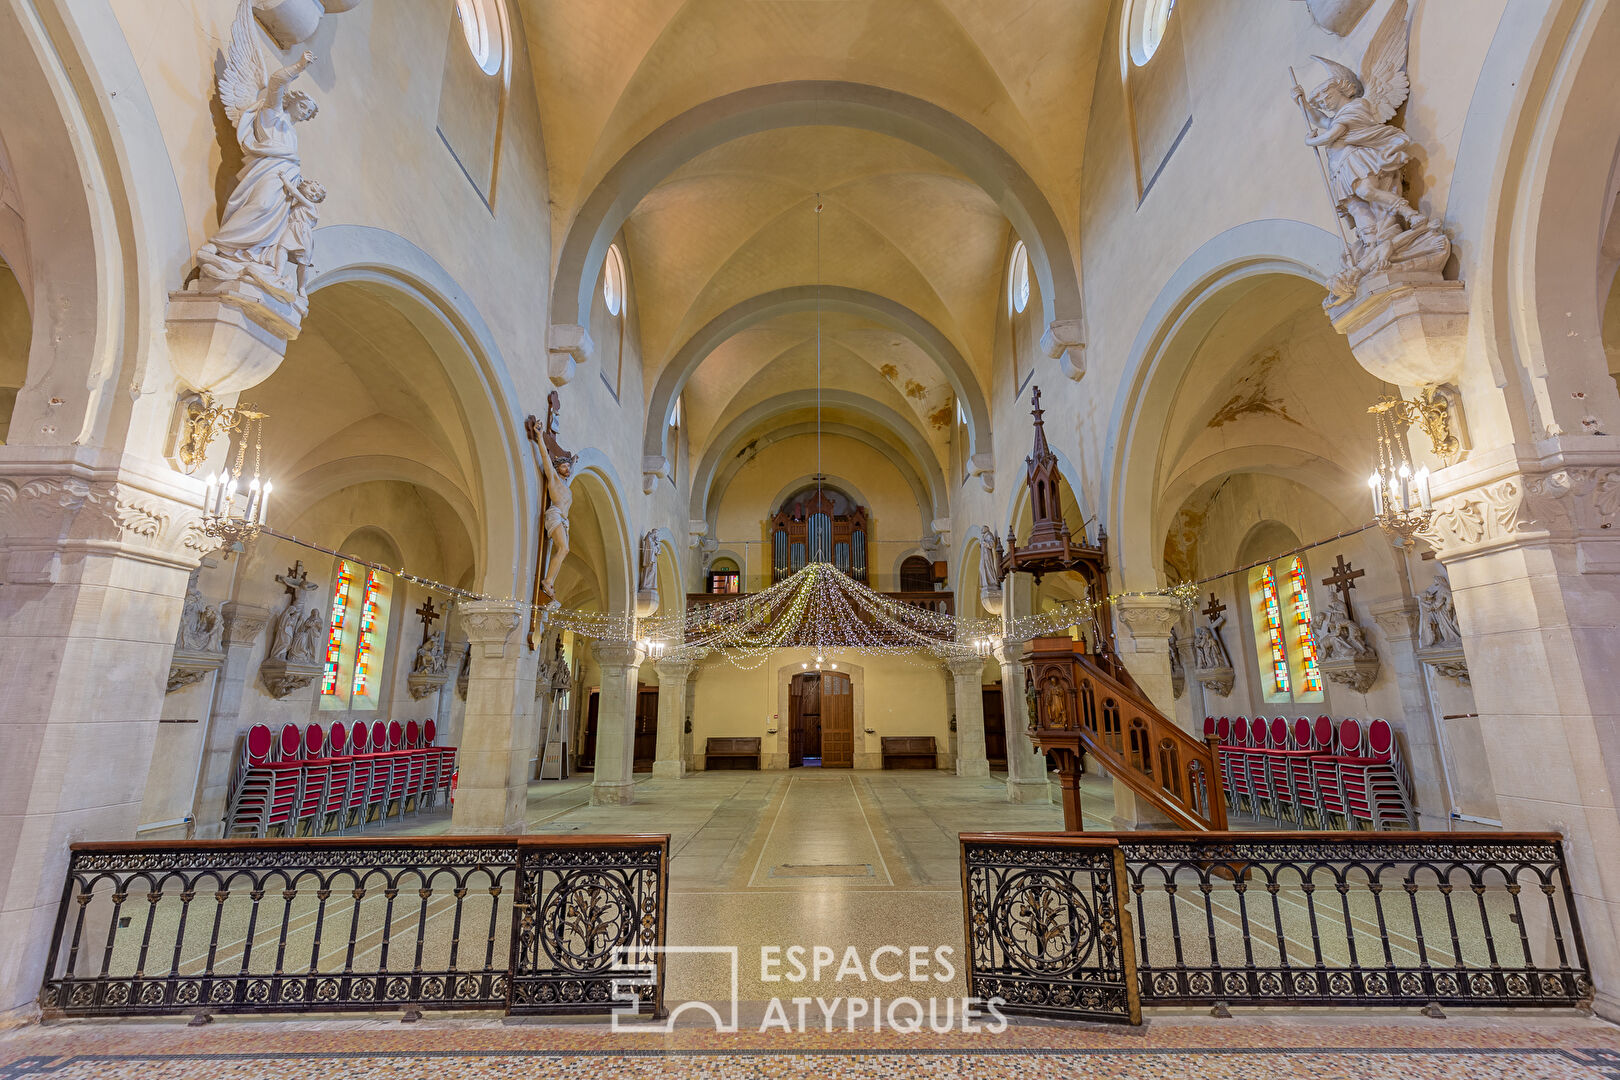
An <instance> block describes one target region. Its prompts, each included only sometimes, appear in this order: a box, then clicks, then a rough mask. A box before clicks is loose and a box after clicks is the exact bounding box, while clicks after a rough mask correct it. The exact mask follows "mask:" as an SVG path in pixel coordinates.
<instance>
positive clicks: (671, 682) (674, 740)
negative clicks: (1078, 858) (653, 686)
mask: <svg viewBox="0 0 1620 1080" xmlns="http://www.w3.org/2000/svg"><path fill="white" fill-rule="evenodd" d="M653 669H654V670H656V671H657V672H658V758H657V760H656V761H654V762H653V775H654V776H672V777H674V778H675V779H677V780H679V779H680V778H681V777H683V776H685V775H686V686H687V679H688V678H689V677H690V676H691V674H692V661H690V660H660V661H658V663H656V664H654V665H653ZM597 715H598V716H600V715H601V714H600V712H598V714H597ZM597 729H598V734H597V738H598V740H600V739H601V734H600V729H601V724H600V722H598V724H597Z"/></svg>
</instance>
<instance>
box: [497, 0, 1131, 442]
mask: <svg viewBox="0 0 1620 1080" xmlns="http://www.w3.org/2000/svg"><path fill="white" fill-rule="evenodd" d="M519 3H520V4H521V7H522V14H523V27H524V33H525V34H526V36H527V44H528V50H529V53H530V59H531V63H532V67H533V70H534V78H535V92H536V95H537V98H538V100H539V105H540V110H541V114H542V124H543V130H544V132H545V137H546V153H547V159H548V167H549V173H550V185H551V196H552V200H553V206H554V211H553V233H554V237H553V239H554V244H553V250H554V252H555V253H556V258H557V259H558V261H559V268H558V278H559V281H563V279H565V278H567V277H568V276H569V274H570V273H572V274H573V275H574V276H576V277H590V279H591V280H594V273H590V272H589V271H590V270H592V269H594V267H599V266H600V249H601V248H602V247H604V246H605V245H604V244H602V243H601V242H600V237H597V240H596V247H597V250H596V252H595V254H594V258H595V259H596V262H595V263H594V266H593V265H592V264H591V263H590V262H589V259H590V257H591V256H587V255H583V254H581V255H580V256H579V260H581V265H584V266H585V267H586V270H585V271H581V270H579V269H578V268H577V267H576V266H573V265H571V264H570V263H569V260H570V258H573V257H574V256H572V255H571V254H570V252H579V253H584V252H585V251H586V249H587V247H588V246H589V242H590V241H591V239H592V238H591V237H590V236H580V235H575V234H577V233H581V231H582V230H583V229H585V228H586V227H587V226H590V225H592V224H593V223H595V222H598V221H600V220H602V219H603V218H605V219H606V220H608V221H609V223H610V224H609V226H598V227H599V228H606V227H612V226H613V223H618V224H619V225H621V226H622V229H623V238H624V249H625V251H624V254H625V256H626V258H627V260H628V262H629V270H630V278H631V281H632V283H633V287H634V296H635V301H636V310H635V318H636V320H637V327H638V330H639V333H640V337H641V342H642V351H643V356H644V378H645V381H646V388H647V392H648V398H649V401H651V402H652V405H651V408H653V409H655V410H656V409H657V408H658V407H659V405H660V402H661V400H662V399H661V397H660V392H659V389H660V387H661V386H662V387H663V388H665V389H666V390H668V389H669V388H678V389H680V391H681V393H682V401H683V404H684V417H685V424H686V432H687V434H688V436H689V437H690V439H691V440H692V443H691V454H692V460H693V461H694V462H696V461H698V459H699V458H700V457H702V456H703V454H704V453H705V451H706V450H708V449H709V446H708V444H709V443H710V442H711V441H712V440H713V439H714V438H716V437H717V436H719V435H720V434H721V433H722V432H725V433H727V437H728V438H732V437H736V438H742V439H746V438H748V437H750V435H751V434H753V433H754V432H753V431H751V430H743V431H742V432H741V434H740V435H738V430H739V428H738V420H739V418H743V417H747V416H750V415H755V416H759V417H762V418H761V419H758V420H757V421H755V422H754V424H753V427H754V429H758V428H760V427H761V426H763V425H769V424H771V423H775V422H777V419H779V416H780V413H779V412H778V413H777V414H775V417H776V418H771V416H770V414H771V410H770V409H761V408H760V406H761V404H762V403H764V402H767V401H772V400H778V399H781V398H782V395H784V394H787V393H791V392H793V391H798V390H803V389H807V388H813V387H814V386H815V382H816V366H817V347H816V346H817V340H816V333H815V329H816V320H815V312H814V309H813V307H807V306H806V305H805V304H803V303H788V302H784V303H781V304H777V305H774V306H773V305H766V306H764V307H763V309H762V310H759V311H757V312H754V313H753V314H750V315H748V317H746V318H738V319H733V318H731V316H732V315H734V314H735V313H736V312H737V311H739V310H745V309H747V306H748V305H749V302H750V301H754V300H756V298H760V297H762V296H765V295H766V294H778V295H782V296H787V295H789V294H790V293H791V291H792V290H793V289H795V288H796V287H804V286H814V284H815V283H816V282H817V280H818V278H819V281H820V282H821V283H822V284H823V287H824V288H826V289H828V290H839V291H841V292H842V294H843V295H845V297H846V298H848V299H849V302H848V303H845V304H841V305H835V306H831V307H829V308H827V309H825V310H824V312H823V315H822V323H821V325H822V335H821V343H820V345H821V347H820V356H819V360H820V365H821V370H822V376H823V381H824V383H825V385H827V386H828V387H835V388H837V389H839V390H841V391H844V392H846V393H848V394H851V395H855V396H858V397H860V398H862V399H866V400H869V401H870V402H871V403H872V405H873V407H874V408H873V410H870V411H868V412H867V413H866V414H865V420H864V421H863V423H865V424H867V425H868V426H870V425H872V424H874V423H878V421H876V420H874V419H873V416H874V415H878V414H881V415H886V416H890V417H894V418H895V422H900V423H904V424H906V425H908V426H910V427H911V429H912V431H911V432H910V433H906V435H905V441H909V442H911V443H912V444H916V443H918V442H919V441H920V442H921V443H922V444H925V445H926V448H927V450H926V452H927V453H928V454H929V455H931V456H932V457H933V458H934V459H935V460H934V461H933V462H931V463H923V462H915V463H913V464H914V465H915V466H916V467H917V471H919V472H921V471H926V470H927V469H928V468H932V469H938V468H942V467H943V468H945V469H947V470H948V468H949V460H950V446H949V440H950V436H951V432H952V427H953V425H952V420H953V419H954V416H955V410H956V402H957V400H958V399H959V398H961V399H964V401H965V404H966V407H967V409H968V411H969V412H970V414H971V413H972V411H973V408H974V403H975V402H977V403H978V409H979V413H980V415H979V416H978V418H977V420H976V421H975V426H976V428H983V427H987V425H988V421H987V419H986V417H987V413H986V412H985V411H984V408H983V402H984V401H985V400H986V399H987V398H988V393H989V385H990V371H989V367H990V363H991V356H992V353H993V350H994V347H995V334H996V321H997V317H998V315H999V310H998V304H999V303H1000V302H1001V298H1002V295H1003V291H1002V284H1003V273H1004V270H1005V264H1006V258H1007V254H1008V250H1009V248H1010V245H1011V241H1012V238H1013V236H1014V234H1015V233H1016V232H1018V230H1017V229H1016V228H1015V225H1014V220H1016V219H1017V218H1018V217H1019V215H1020V214H1022V213H1023V209H1022V208H1023V207H1024V206H1025V205H1028V204H1039V206H1040V207H1041V208H1042V212H1043V213H1045V214H1047V218H1046V219H1043V220H1045V221H1046V223H1047V224H1046V225H1043V226H1042V227H1045V228H1049V231H1050V232H1051V233H1054V234H1056V235H1057V236H1058V237H1059V239H1060V242H1059V243H1058V244H1055V245H1051V246H1054V247H1059V248H1062V249H1063V250H1061V252H1059V253H1057V254H1056V255H1054V258H1060V259H1061V261H1062V262H1063V263H1064V265H1065V266H1069V265H1070V264H1071V262H1072V260H1073V257H1074V256H1073V247H1074V240H1073V234H1074V230H1075V229H1076V228H1077V217H1078V214H1077V211H1076V207H1077V205H1078V197H1079V183H1080V165H1081V160H1080V159H1081V153H1082V148H1083V146H1084V142H1085V129H1086V120H1087V114H1088V111H1089V105H1090V98H1091V87H1092V80H1093V76H1094V73H1095V70H1096V64H1097V62H1098V59H1099V57H1100V55H1101V51H1102V49H1101V45H1102V42H1101V37H1102V32H1103V23H1104V21H1105V19H1106V16H1107V9H1108V4H1107V3H1106V2H1104V0H1001V2H998V3H996V4H985V3H982V2H981V0H815V2H807V0H614V2H613V3H578V2H577V0H519ZM807 80H819V81H825V83H826V84H827V85H829V86H833V87H834V88H833V89H831V90H829V91H828V97H827V103H826V107H825V109H823V108H821V106H820V103H819V102H818V100H817V98H816V91H815V90H814V89H812V90H811V91H809V93H808V96H806V93H805V92H804V91H802V90H800V91H795V92H794V93H793V94H791V95H784V94H783V93H782V90H783V87H784V86H785V85H786V84H792V83H797V82H800V81H807ZM834 84H836V85H834ZM805 85H808V84H805ZM866 94H876V95H888V96H889V97H890V98H895V99H901V98H903V99H904V101H905V102H906V103H907V104H906V108H908V109H910V110H911V114H910V117H909V119H907V120H906V121H904V122H901V121H892V120H891V119H890V118H887V117H886V116H885V115H883V109H882V107H881V106H874V105H872V104H871V103H870V102H869V101H868V100H867V99H866V98H864V97H863V96H862V95H866ZM773 95H775V97H773ZM788 96H791V97H792V98H793V100H792V102H790V103H786V104H784V103H783V100H778V99H779V98H781V99H784V100H785V98H786V97H788ZM753 97H757V98H758V99H759V104H758V105H757V107H756V106H755V105H754V104H753V102H752V101H751V98H753ZM721 99H725V101H723V102H722V100H721ZM851 102H854V104H853V105H851V104H850V103H851ZM772 110H774V111H772ZM917 117H921V119H920V120H919V119H917ZM908 124H909V125H910V126H909V127H908V126H907V125H908ZM704 125H707V127H705V126H704ZM728 125H729V126H728ZM951 125H956V128H955V129H954V130H955V134H951V135H946V134H936V132H945V131H946V129H947V128H949V127H951ZM963 132H965V133H966V134H965V135H963ZM953 139H954V140H955V142H954V143H953V142H952V140H953ZM964 139H966V140H967V141H969V142H972V141H974V140H978V141H979V142H980V143H982V146H981V147H979V148H978V149H975V150H974V151H973V154H976V155H977V156H976V157H972V160H971V161H970V160H968V157H964V155H963V154H960V153H954V152H953V149H952V147H953V146H956V145H960V144H962V143H963V141H964ZM638 144H640V145H638ZM649 148H651V149H649ZM660 148H662V149H660ZM985 148H988V149H985ZM654 151H656V152H654ZM970 156H971V155H970ZM1003 159H1005V160H1003ZM647 161H651V162H655V164H654V165H650V166H649V165H646V164H645V162H647ZM649 169H650V170H651V173H650V174H649ZM1002 174H1006V175H1012V174H1018V179H1017V180H1016V181H1010V182H1009V184H1010V185H1011V187H1013V188H1015V189H1016V192H1015V196H1009V195H1008V193H1007V191H1005V190H997V187H998V184H999V183H1000V181H1001V178H1002ZM1018 184H1023V187H1022V188H1019V187H1018ZM818 198H819V201H820V203H821V204H822V206H823V207H824V209H823V211H822V213H821V215H820V221H819V226H820V237H819V249H820V253H819V266H818V251H817V249H818V237H817V227H818V221H817V214H816V211H815V207H816V205H817V202H818ZM615 202H617V203H620V204H625V205H622V206H610V204H613V203H615ZM1012 203H1017V205H1018V209H1016V210H1015V211H1013V213H1012V215H1011V216H1009V212H1008V207H1009V205H1010V204H1012ZM603 208H607V210H606V211H605V212H604V210H603ZM614 215H618V216H617V217H615V216H614ZM1036 216H1037V217H1038V216H1039V215H1036ZM582 221H583V222H585V225H581V222H582ZM1024 231H1032V227H1031V226H1029V225H1028V224H1026V226H1025V229H1024ZM1024 239H1025V240H1026V242H1031V241H1030V238H1028V237H1024ZM1046 239H1047V241H1048V243H1049V244H1050V241H1051V240H1052V236H1050V235H1049V236H1047V237H1046ZM1031 246H1032V247H1035V246H1036V244H1035V243H1031ZM1067 273H1068V274H1069V277H1070V279H1071V280H1072V278H1073V270H1072V268H1071V269H1069V270H1068V271H1067ZM1044 291H1045V290H1044V289H1043V292H1044ZM556 296H557V294H554V308H555V307H557V306H566V305H565V304H564V305H558V304H557V303H556ZM801 300H802V297H801ZM756 306H758V305H756ZM717 320H718V322H717ZM553 321H555V322H570V321H575V320H573V319H572V318H571V317H570V314H569V313H567V312H563V311H557V310H554V312H553ZM717 326H718V327H720V329H719V330H718V331H717V332H716V331H715V327H717ZM907 327H910V328H911V329H910V330H909V331H908V330H907ZM917 327H922V328H923V329H922V330H921V331H920V332H917V331H916V328H917ZM706 330H707V331H710V333H708V334H707V335H706V334H705V331H706ZM664 397H666V398H668V397H672V394H670V393H665V394H664ZM884 422H885V423H887V422H888V421H884ZM655 426H656V425H655ZM743 426H744V428H747V427H748V425H747V424H746V423H745V424H744V425H743ZM891 434H899V433H891ZM975 437H976V438H977V439H979V440H981V441H982V442H983V443H984V445H988V437H989V432H988V431H987V430H976V431H975ZM894 441H895V442H896V443H898V442H900V441H901V440H898V439H896V440H894ZM897 453H898V451H897Z"/></svg>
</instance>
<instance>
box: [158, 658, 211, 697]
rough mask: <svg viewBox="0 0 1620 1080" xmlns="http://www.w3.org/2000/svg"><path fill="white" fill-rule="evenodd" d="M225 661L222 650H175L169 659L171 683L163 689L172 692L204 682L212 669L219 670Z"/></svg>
mask: <svg viewBox="0 0 1620 1080" xmlns="http://www.w3.org/2000/svg"><path fill="white" fill-rule="evenodd" d="M224 662H225V654H224V653H222V652H217V653H211V652H193V651H190V650H187V649H176V650H174V656H173V657H172V658H171V659H170V660H169V683H168V687H167V688H166V689H165V690H164V691H163V692H164V693H165V694H172V693H174V692H175V691H176V690H179V689H180V688H181V687H183V686H191V685H192V684H193V683H199V682H202V680H203V677H204V676H206V675H207V674H208V673H209V672H210V671H218V670H219V666H220V665H221V664H223V663H224Z"/></svg>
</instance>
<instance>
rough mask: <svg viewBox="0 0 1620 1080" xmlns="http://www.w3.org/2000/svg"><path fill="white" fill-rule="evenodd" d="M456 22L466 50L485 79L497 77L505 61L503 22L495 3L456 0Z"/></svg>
mask: <svg viewBox="0 0 1620 1080" xmlns="http://www.w3.org/2000/svg"><path fill="white" fill-rule="evenodd" d="M456 18H457V19H459V20H460V21H461V32H462V34H463V35H464V36H465V37H466V39H467V49H468V51H469V52H471V53H472V57H473V60H475V61H476V62H477V64H478V66H479V68H481V69H482V70H483V72H484V74H486V75H498V74H500V71H501V64H502V63H503V62H504V60H505V59H506V55H505V53H506V50H505V37H506V19H505V14H504V13H503V12H502V11H501V10H500V5H499V3H498V0H456Z"/></svg>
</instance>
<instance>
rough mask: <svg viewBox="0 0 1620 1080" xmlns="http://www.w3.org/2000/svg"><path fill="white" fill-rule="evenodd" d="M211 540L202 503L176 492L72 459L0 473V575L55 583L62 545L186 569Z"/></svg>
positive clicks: (0, 577)
mask: <svg viewBox="0 0 1620 1080" xmlns="http://www.w3.org/2000/svg"><path fill="white" fill-rule="evenodd" d="M154 487H161V485H158V484H154ZM212 546H213V544H212V542H211V541H209V539H208V538H207V537H206V536H204V534H203V530H202V511H201V510H200V509H199V508H197V507H195V506H191V505H189V504H187V503H186V502H184V501H182V500H181V499H180V498H177V497H176V495H175V494H173V493H165V492H162V491H160V490H154V489H153V488H148V487H145V486H142V485H139V484H136V483H134V482H125V481H122V480H117V479H112V478H103V477H102V476H98V475H97V474H95V473H93V472H92V471H91V470H89V469H83V468H78V467H74V466H69V467H67V468H63V469H61V470H60V471H57V472H55V473H51V474H48V475H27V474H12V475H0V555H3V556H4V562H3V565H0V570H3V575H0V580H3V581H5V582H8V583H11V584H36V585H38V584H52V583H55V582H57V581H59V580H61V570H62V558H61V557H62V554H63V553H64V552H67V551H77V552H81V553H88V552H96V553H103V554H122V555H130V556H133V557H136V558H141V559H144V560H147V561H150V562H156V563H161V564H163V565H167V566H174V567H179V568H182V569H185V570H188V571H189V570H194V569H196V567H197V564H198V562H199V561H200V560H201V558H202V556H203V554H204V553H205V552H207V551H208V550H210V549H211V548H212Z"/></svg>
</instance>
